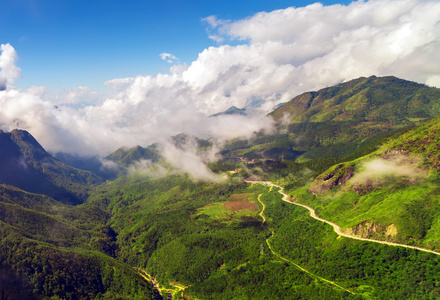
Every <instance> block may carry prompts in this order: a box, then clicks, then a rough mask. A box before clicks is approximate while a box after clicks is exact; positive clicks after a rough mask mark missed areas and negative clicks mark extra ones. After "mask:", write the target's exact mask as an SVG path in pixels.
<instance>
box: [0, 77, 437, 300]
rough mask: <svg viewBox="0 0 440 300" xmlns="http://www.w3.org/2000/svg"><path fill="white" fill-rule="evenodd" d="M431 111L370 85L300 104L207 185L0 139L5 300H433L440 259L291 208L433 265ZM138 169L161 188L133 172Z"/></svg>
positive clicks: (239, 149)
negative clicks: (107, 169) (111, 166)
mask: <svg viewBox="0 0 440 300" xmlns="http://www.w3.org/2000/svg"><path fill="white" fill-rule="evenodd" d="M439 101H440V92H439V91H438V89H434V88H428V87H426V86H424V85H420V84H416V83H411V82H407V81H403V80H400V79H397V78H394V77H384V78H377V77H374V76H373V77H370V78H360V79H357V80H354V81H351V82H348V83H344V84H341V85H338V86H335V87H330V88H326V89H323V90H320V91H317V92H310V93H306V94H303V95H300V96H298V97H295V98H294V99H292V100H291V101H290V102H288V103H286V104H285V105H283V106H281V107H280V108H278V109H277V110H275V111H274V112H273V113H272V114H271V116H272V117H273V118H274V120H275V121H277V122H278V125H277V129H276V131H275V132H272V133H271V134H267V133H263V132H257V133H255V135H254V137H253V138H251V139H249V140H238V139H237V140H232V141H229V142H228V143H227V144H226V145H225V146H224V147H223V148H222V149H221V150H220V153H219V155H220V158H219V159H218V160H216V161H215V162H210V163H209V164H208V165H207V166H208V167H209V169H210V171H212V172H213V174H215V176H218V178H221V180H220V179H219V180H218V181H216V182H212V181H208V180H194V179H193V178H192V177H191V176H190V175H188V174H184V173H182V172H178V170H176V169H174V168H173V167H172V166H171V165H170V164H169V163H168V162H166V160H165V159H164V158H163V157H161V155H160V150H159V148H158V147H157V145H155V144H153V145H150V146H146V147H141V146H138V147H134V148H120V149H118V150H117V151H115V152H114V153H112V154H110V155H108V156H107V159H108V160H111V161H112V162H113V163H114V164H115V165H116V166H117V168H116V169H115V170H113V171H112V172H103V171H102V170H101V171H99V172H98V171H96V172H95V171H94V170H99V169H100V166H99V161H97V160H93V166H90V165H89V168H86V167H87V163H86V161H80V160H78V159H77V160H75V165H76V166H80V165H81V166H84V169H88V171H84V170H80V169H77V168H75V167H71V166H69V165H67V164H65V163H63V162H62V161H61V160H59V159H57V158H55V157H54V156H52V155H50V154H49V153H47V152H46V151H45V150H44V149H43V148H42V147H41V145H39V144H38V142H37V141H36V140H35V139H34V138H33V137H32V136H31V135H30V134H29V133H27V132H24V131H19V130H15V131H13V132H10V133H6V132H3V131H2V132H0V143H1V145H0V146H1V147H0V154H1V155H0V162H1V163H2V164H3V166H4V168H3V170H2V171H1V172H0V179H1V180H2V181H1V184H0V237H1V239H0V288H1V289H2V299H8V300H11V299H12V300H13V299H97V300H98V299H167V298H169V299H170V298H172V299H438V298H439V297H440V279H439V278H438V276H437V274H439V272H440V264H439V263H440V255H437V254H435V253H426V252H422V251H418V250H416V249H409V248H405V247H402V246H392V245H385V244H378V243H372V242H368V241H360V240H355V239H350V238H347V237H343V236H339V235H338V234H337V233H335V232H334V230H333V228H332V227H331V226H329V225H328V224H325V223H323V222H320V221H318V220H315V219H313V218H311V217H310V216H309V212H308V211H307V210H306V209H305V208H302V207H299V206H296V205H294V203H289V201H291V202H298V203H304V204H307V205H309V206H310V207H312V208H314V209H315V211H316V213H317V215H319V216H320V217H322V218H325V219H326V220H329V221H332V222H335V223H336V224H338V225H339V226H340V227H341V229H342V230H343V231H344V232H345V233H349V234H351V235H353V236H361V237H364V238H368V239H375V240H386V241H389V242H396V243H400V244H402V245H405V244H406V245H416V246H419V247H423V248H425V249H432V250H436V251H439V250H440V237H439V235H438V232H439V230H438V229H439V226H440V213H439V209H440V198H439V197H438V195H439V193H438V191H439V189H440V175H439V171H440V154H439V146H438V145H439V144H440V140H439V138H438V132H439V130H440V119H438V118H435V117H438V116H439V115H440V113H439V112H438V109H435V107H438V106H439V105H438V103H439ZM403 104H405V105H403ZM293 112H295V114H294V113H293ZM230 113H234V111H233V110H231V111H230ZM238 113H240V114H243V113H245V112H244V111H242V110H239V111H238ZM286 114H289V116H290V118H291V119H290V123H288V124H287V125H286V124H285V123H282V122H280V120H281V119H282V118H283V116H284V115H286ZM213 117H216V116H213ZM189 138H191V137H189V136H186V135H184V134H181V135H178V136H175V137H174V138H173V140H172V141H173V143H174V144H175V146H176V147H179V146H180V145H182V144H184V143H185V140H186V139H189ZM195 144H196V145H197V147H198V148H197V151H198V152H199V153H203V151H206V150H210V149H211V147H212V146H213V143H211V141H209V140H201V139H196V143H195ZM58 157H59V158H60V159H64V160H65V161H66V162H67V161H68V160H70V161H71V162H73V161H74V160H73V158H69V157H68V156H62V155H58ZM139 160H148V161H149V163H150V164H149V166H150V167H151V168H156V169H159V168H160V170H161V174H160V176H159V175H158V174H153V173H151V172H149V173H148V174H149V175H147V173H145V172H136V171H139V170H138V169H136V168H130V166H133V164H136V162H137V161H139ZM88 161H89V162H92V160H88ZM129 170H130V171H129ZM20 174H22V175H23V176H21V175H20ZM257 180H267V181H272V182H274V183H276V184H277V185H279V186H282V187H284V190H285V191H286V192H287V193H288V195H289V196H290V199H289V201H282V195H281V194H280V193H279V191H278V187H276V186H273V187H272V186H271V185H268V184H264V182H259V183H255V181H257ZM51 187H55V188H54V189H52V188H51Z"/></svg>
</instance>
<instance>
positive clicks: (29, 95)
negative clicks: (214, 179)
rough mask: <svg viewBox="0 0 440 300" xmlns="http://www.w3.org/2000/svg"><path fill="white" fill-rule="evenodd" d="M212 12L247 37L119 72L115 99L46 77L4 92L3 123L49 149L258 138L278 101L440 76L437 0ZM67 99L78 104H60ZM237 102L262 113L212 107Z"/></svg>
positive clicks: (217, 23)
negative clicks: (370, 81) (166, 65)
mask: <svg viewBox="0 0 440 300" xmlns="http://www.w3.org/2000/svg"><path fill="white" fill-rule="evenodd" d="M204 21H205V22H206V23H207V24H209V26H210V28H208V32H209V33H211V32H210V31H212V35H214V36H216V37H218V38H221V39H223V41H228V40H233V39H235V40H237V41H238V42H239V43H240V41H241V43H242V44H241V45H227V44H224V45H221V46H217V47H209V48H207V49H204V50H203V51H202V52H201V53H200V54H199V56H198V58H197V59H196V60H195V61H193V62H191V63H189V64H188V65H186V64H181V65H180V64H174V65H173V66H172V67H171V68H170V70H169V74H157V75H155V76H137V77H133V78H121V79H113V80H110V81H108V82H106V85H107V86H109V87H112V88H113V89H114V94H112V95H111V96H106V97H104V96H102V95H96V94H94V92H93V91H91V90H89V89H87V88H85V87H79V88H73V89H64V90H62V92H61V93H60V94H57V95H54V94H53V93H50V91H47V90H46V89H44V88H40V87H32V88H29V90H28V91H27V92H26V91H18V90H14V89H12V88H10V90H5V91H0V105H1V107H2V110H1V112H0V123H1V128H3V129H9V130H10V129H13V128H15V127H20V128H22V129H26V130H29V131H30V132H31V133H32V134H33V135H34V136H35V137H36V138H37V139H38V140H39V141H40V142H41V143H42V144H43V146H44V147H46V148H47V149H48V150H50V151H66V152H71V153H77V154H96V153H100V154H103V155H106V154H108V153H110V152H111V151H113V150H115V149H117V148H119V147H120V146H122V145H126V146H135V145H138V144H140V145H142V146H146V145H149V144H151V143H153V142H156V141H158V140H160V139H161V138H162V137H164V136H165V137H166V136H172V135H176V134H179V133H181V132H186V133H189V134H195V135H198V136H200V137H206V136H212V137H215V138H216V139H217V140H219V142H224V141H225V140H226V139H231V138H235V137H244V138H248V137H250V136H251V135H252V134H253V133H254V132H256V131H258V130H261V129H267V130H270V128H271V126H272V123H271V121H270V120H269V119H267V118H264V117H263V116H264V115H265V113H267V112H269V111H271V110H272V109H273V108H274V107H275V106H276V105H277V104H279V103H281V102H286V101H288V100H289V99H291V98H292V97H294V96H296V95H298V94H300V93H302V92H305V91H309V90H317V89H320V88H323V87H325V86H329V85H333V84H336V83H339V82H342V81H346V80H350V79H353V78H357V77H359V76H368V75H373V74H374V75H378V76H381V75H395V76H398V77H402V78H405V79H410V80H415V81H418V82H426V83H427V84H430V85H436V86H440V81H439V78H440V71H439V70H440V27H439V26H440V25H439V24H440V2H438V1H422V0H420V1H416V0H403V1H402V0H370V1H367V2H364V1H357V2H353V3H351V4H350V5H348V6H343V5H332V6H323V5H322V4H319V3H318V4H313V5H310V6H307V7H300V8H287V9H283V10H276V11H273V12H261V13H258V14H256V15H254V16H251V17H249V18H246V19H243V20H238V21H231V20H219V19H218V18H216V17H213V16H211V17H208V18H206V19H205V20H204ZM234 43H236V42H234ZM2 51H3V52H2V56H1V58H2V65H1V66H2V71H1V73H0V75H1V76H0V81H1V80H2V79H1V78H3V84H4V85H6V82H7V83H8V84H10V83H12V82H13V80H14V79H15V78H17V77H18V76H19V75H20V70H19V69H18V68H17V67H16V66H15V61H16V54H15V51H14V50H13V48H12V46H10V45H9V44H6V45H2ZM161 57H162V58H163V59H165V60H171V61H174V62H175V60H176V59H177V58H175V57H174V56H173V55H172V54H170V53H162V55H161ZM6 58H7V59H6ZM2 76H3V77H2ZM0 83H1V82H0ZM93 97H95V98H93ZM58 103H63V104H72V105H64V106H61V107H59V109H54V104H58ZM77 103H83V105H82V106H75V105H73V104H77ZM256 104H258V105H256ZM233 105H234V106H237V107H239V108H242V107H249V106H254V107H255V106H257V108H256V109H259V110H260V114H259V115H258V114H257V115H255V116H251V117H244V116H222V117H218V118H208V117H207V116H209V115H211V114H214V113H217V112H221V111H224V110H226V109H228V108H229V107H231V106H233ZM180 157H189V158H190V157H191V155H189V154H188V155H182V156H180ZM182 168H184V167H183V166H182Z"/></svg>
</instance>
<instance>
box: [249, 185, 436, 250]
mask: <svg viewBox="0 0 440 300" xmlns="http://www.w3.org/2000/svg"><path fill="white" fill-rule="evenodd" d="M246 182H249V183H258V184H266V185H269V186H274V187H277V188H279V190H278V192H279V193H280V194H281V195H283V198H282V200H283V201H285V202H287V203H290V204H294V205H298V206H301V207H304V208H307V209H308V210H309V212H310V216H311V217H312V218H314V219H316V220H318V221H321V222H324V223H326V224H329V225H330V226H332V227H333V230H334V231H335V232H336V233H337V234H338V235H340V236H343V237H346V238H350V239H354V240H360V241H366V242H372V243H379V244H385V245H390V246H397V247H404V248H409V249H415V250H419V251H424V252H428V253H432V254H436V255H440V252H437V251H433V250H428V249H425V248H421V247H417V246H409V245H404V244H399V243H392V242H386V241H379V240H373V239H367V238H361V237H357V236H353V235H349V234H346V233H343V232H342V231H341V228H340V227H339V226H338V225H337V224H335V223H333V222H330V221H328V220H325V219H323V218H320V217H318V216H317V215H316V213H315V210H314V209H313V208H311V207H310V206H307V205H305V204H301V203H297V202H292V201H289V198H290V197H289V195H287V194H286V193H284V188H283V187H281V186H279V185H276V184H274V183H272V182H270V181H246Z"/></svg>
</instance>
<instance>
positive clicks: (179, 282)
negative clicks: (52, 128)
mask: <svg viewBox="0 0 440 300" xmlns="http://www.w3.org/2000/svg"><path fill="white" fill-rule="evenodd" d="M90 202H91V203H93V204H95V205H97V206H99V207H102V208H103V209H105V210H106V211H107V212H108V214H109V215H111V218H110V219H109V222H108V224H109V225H110V226H111V227H112V228H113V229H114V230H115V232H117V233H118V238H117V244H118V246H119V249H120V250H119V252H118V257H119V259H121V260H123V261H125V262H127V263H129V264H131V265H133V266H137V267H139V268H142V269H145V270H146V271H147V272H148V273H150V274H151V275H152V276H154V277H155V278H156V279H157V280H158V281H159V283H160V286H161V287H162V291H163V292H165V291H166V290H167V291H168V292H169V293H171V291H173V293H175V294H178V295H180V297H183V298H185V297H186V298H197V299H292V298H293V299H296V298H298V299H401V298H408V299H411V298H414V299H415V298H419V299H429V297H431V298H432V297H436V295H440V294H439V292H440V290H439V289H437V288H436V285H437V284H438V283H439V281H438V278H437V277H436V276H435V275H434V274H436V272H437V271H438V270H439V269H438V263H439V262H440V257H439V256H436V255H433V254H427V253H423V252H419V251H416V250H412V249H401V248H397V247H392V246H386V245H371V243H367V242H360V241H354V240H351V239H346V238H340V237H338V236H337V234H335V233H334V232H333V230H332V228H331V227H330V226H327V225H325V224H323V223H321V222H319V221H316V220H313V219H311V218H310V217H309V216H308V214H307V213H306V212H305V211H304V210H303V209H302V208H298V207H296V206H294V205H290V204H287V203H285V202H283V201H281V195H280V194H279V193H278V192H277V190H276V189H275V188H274V189H272V190H270V189H269V188H268V187H267V186H264V185H250V184H245V183H242V182H224V183H221V184H219V183H216V184H214V183H209V182H205V183H203V182H198V183H195V182H192V181H191V180H190V179H189V178H188V177H185V176H176V175H173V176H167V177H164V178H161V179H149V178H146V177H142V176H139V175H134V174H132V175H130V176H128V177H124V178H119V179H118V180H116V181H113V182H109V183H107V184H106V185H103V186H101V187H100V189H99V190H97V192H96V194H95V195H93V196H92V197H91V198H90ZM261 214H263V215H264V216H265V220H264V222H263V218H262V216H261ZM269 245H270V248H269ZM272 251H274V252H272ZM281 257H282V258H281ZM292 262H293V263H292ZM295 264H298V265H299V266H301V268H303V269H305V270H307V272H305V271H304V270H303V269H300V268H298V267H296V266H295ZM409 270H412V271H409ZM317 278H324V279H326V280H328V281H322V280H320V279H317ZM329 282H334V283H336V284H337V285H338V286H342V287H343V288H345V289H348V290H349V291H352V292H353V294H351V293H349V292H347V291H346V290H344V289H343V288H338V287H336V286H334V285H332V284H331V283H329ZM396 282H398V284H396ZM417 282H423V284H418V283H417ZM178 290H179V291H178Z"/></svg>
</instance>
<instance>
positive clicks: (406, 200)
mask: <svg viewBox="0 0 440 300" xmlns="http://www.w3.org/2000/svg"><path fill="white" fill-rule="evenodd" d="M439 132H440V119H439V118H436V119H433V120H431V121H429V122H427V123H426V124H424V125H421V126H419V127H416V128H413V129H410V130H407V131H405V132H403V133H400V134H398V135H396V136H394V137H391V138H389V139H388V140H387V141H386V142H385V143H384V144H383V145H382V146H381V147H380V148H379V149H378V150H376V151H374V152H373V153H371V154H369V155H367V156H363V157H360V158H358V159H356V160H352V161H347V162H344V163H340V164H337V165H335V166H333V167H331V168H330V169H328V170H327V171H325V172H324V173H323V174H321V175H319V176H318V177H317V178H316V179H315V181H314V182H313V183H312V184H311V185H309V186H308V187H307V188H301V189H299V190H296V191H294V192H292V194H293V195H294V196H295V197H296V198H297V199H298V201H300V202H304V203H307V204H310V205H311V206H313V207H314V208H316V209H317V210H318V212H319V214H320V215H321V216H323V217H324V218H328V219H329V220H332V221H334V222H336V223H337V224H339V225H340V226H341V227H342V228H345V230H346V232H348V233H352V234H355V235H359V236H364V237H367V236H370V237H373V238H376V239H384V240H390V241H396V242H401V243H407V244H416V245H420V246H423V247H425V248H428V249H436V250H440V235H439V234H438V233H439V232H440V227H439V226H440V196H439V195H440V175H439V170H440V148H439V145H440V136H439V135H438V133H439Z"/></svg>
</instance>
